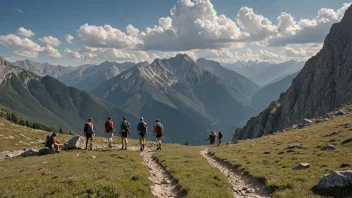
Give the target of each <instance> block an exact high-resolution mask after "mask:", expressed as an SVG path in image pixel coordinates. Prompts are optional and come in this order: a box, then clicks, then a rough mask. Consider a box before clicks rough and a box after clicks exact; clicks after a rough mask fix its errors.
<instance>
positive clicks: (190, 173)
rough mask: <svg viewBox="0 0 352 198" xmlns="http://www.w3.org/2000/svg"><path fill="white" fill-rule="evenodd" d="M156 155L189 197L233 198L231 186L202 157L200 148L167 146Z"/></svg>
mask: <svg viewBox="0 0 352 198" xmlns="http://www.w3.org/2000/svg"><path fill="white" fill-rule="evenodd" d="M154 155H155V157H156V159H157V160H158V161H159V162H160V163H161V164H162V165H163V166H164V167H165V169H166V170H167V171H168V172H169V173H170V174H171V175H172V176H173V177H174V178H175V179H176V180H177V181H178V183H179V185H180V186H181V188H182V189H183V190H185V191H186V192H187V197H192V198H197V197H199V198H205V197H232V192H231V190H230V188H231V184H230V183H229V182H228V180H227V178H226V177H225V176H224V175H223V174H222V173H221V172H220V171H219V170H218V169H216V168H214V167H212V166H211V165H210V164H208V162H207V160H206V159H205V158H203V157H201V155H200V148H199V147H192V146H181V145H166V146H164V148H163V150H162V151H160V152H156V153H155V154H154Z"/></svg>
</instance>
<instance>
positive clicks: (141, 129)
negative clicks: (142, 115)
mask: <svg viewBox="0 0 352 198" xmlns="http://www.w3.org/2000/svg"><path fill="white" fill-rule="evenodd" d="M138 131H139V132H140V133H141V134H146V133H147V123H145V122H140V123H139V126H138Z"/></svg>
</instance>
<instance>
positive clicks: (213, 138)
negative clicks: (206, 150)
mask: <svg viewBox="0 0 352 198" xmlns="http://www.w3.org/2000/svg"><path fill="white" fill-rule="evenodd" d="M215 139H216V134H215V132H214V131H212V132H211V133H210V135H209V140H210V145H213V144H214V143H215Z"/></svg>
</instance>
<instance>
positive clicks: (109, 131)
mask: <svg viewBox="0 0 352 198" xmlns="http://www.w3.org/2000/svg"><path fill="white" fill-rule="evenodd" d="M104 128H105V133H106V135H107V138H108V147H110V148H111V147H112V136H113V135H114V132H115V129H114V122H113V121H112V118H111V117H109V118H108V120H107V121H106V122H105V127H104Z"/></svg>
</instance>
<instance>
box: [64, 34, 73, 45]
mask: <svg viewBox="0 0 352 198" xmlns="http://www.w3.org/2000/svg"><path fill="white" fill-rule="evenodd" d="M65 39H66V42H67V43H70V44H71V43H72V41H73V40H74V39H75V37H73V36H72V35H70V34H66V35H65Z"/></svg>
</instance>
